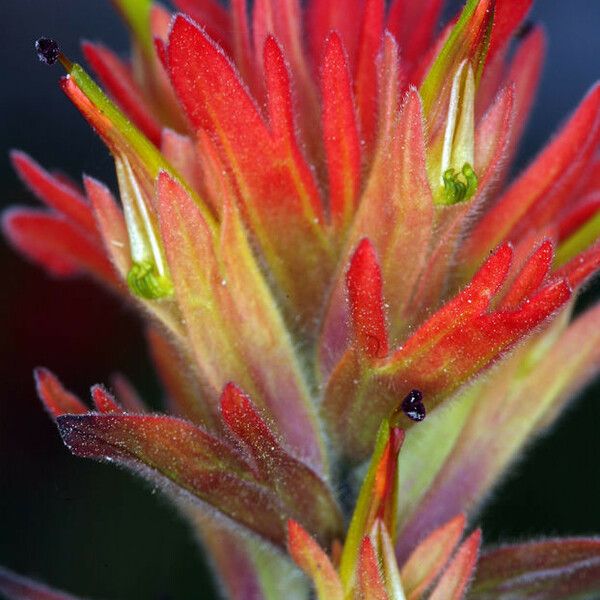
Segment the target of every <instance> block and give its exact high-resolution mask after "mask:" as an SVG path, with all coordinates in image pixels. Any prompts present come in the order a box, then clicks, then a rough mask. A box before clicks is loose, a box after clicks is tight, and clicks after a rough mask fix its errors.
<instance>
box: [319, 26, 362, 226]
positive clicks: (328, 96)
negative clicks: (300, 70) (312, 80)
mask: <svg viewBox="0 0 600 600" xmlns="http://www.w3.org/2000/svg"><path fill="white" fill-rule="evenodd" d="M321 100H322V117H321V118H322V124H323V141H324V145H325V155H326V158H327V171H328V177H329V196H328V197H329V213H330V218H331V221H332V223H333V225H334V227H336V229H338V230H341V231H343V230H344V229H345V228H346V227H347V226H348V224H349V222H350V220H351V219H352V217H353V215H354V212H355V210H356V207H357V204H358V194H359V191H360V179H361V149H360V137H359V131H358V123H357V119H356V107H355V104H354V95H353V91H352V79H351V75H350V70H349V65H348V62H347V60H346V56H345V50H344V47H343V45H342V41H341V40H340V38H339V36H338V34H337V33H336V32H333V33H331V35H330V36H329V37H328V38H327V41H326V42H325V49H324V53H323V62H322V64H321Z"/></svg>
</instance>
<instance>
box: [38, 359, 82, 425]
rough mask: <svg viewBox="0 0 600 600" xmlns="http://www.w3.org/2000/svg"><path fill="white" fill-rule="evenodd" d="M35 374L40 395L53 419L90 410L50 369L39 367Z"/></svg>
mask: <svg viewBox="0 0 600 600" xmlns="http://www.w3.org/2000/svg"><path fill="white" fill-rule="evenodd" d="M34 375H35V384H36V388H37V393H38V396H39V398H40V400H41V401H42V402H43V403H44V407H45V408H46V410H47V411H48V412H49V413H50V416H51V417H52V418H53V419H56V418H57V417H60V416H61V415H65V414H75V415H80V414H84V413H86V412H88V410H89V409H88V407H87V406H86V405H85V404H83V402H81V400H79V398H77V396H75V395H74V394H72V393H71V392H69V391H68V390H66V389H65V388H64V387H63V385H62V384H61V383H60V381H59V380H58V378H57V377H56V376H55V375H54V374H53V373H51V372H50V371H48V369H44V368H41V367H40V368H37V369H36V370H35V371H34Z"/></svg>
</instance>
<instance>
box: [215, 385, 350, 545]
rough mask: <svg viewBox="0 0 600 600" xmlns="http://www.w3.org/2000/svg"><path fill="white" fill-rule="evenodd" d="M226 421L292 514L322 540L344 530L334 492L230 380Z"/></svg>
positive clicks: (224, 400) (224, 407)
mask: <svg viewBox="0 0 600 600" xmlns="http://www.w3.org/2000/svg"><path fill="white" fill-rule="evenodd" d="M221 415H222V417H223V421H224V422H225V424H226V425H227V427H228V428H229V430H230V431H231V432H232V433H233V434H234V436H235V437H236V439H237V440H238V441H239V442H240V443H241V444H243V446H244V447H245V448H246V449H247V451H248V453H249V455H250V456H251V457H252V459H253V460H254V463H255V465H256V468H257V470H258V473H259V476H260V477H262V478H264V480H265V481H268V483H269V485H270V487H272V488H273V489H274V490H275V492H276V494H277V496H278V498H279V499H280V500H281V501H282V502H284V503H285V504H286V506H287V507H288V509H289V511H291V512H288V514H290V515H291V516H292V517H293V518H295V519H297V520H302V522H303V523H304V526H305V527H307V528H308V529H309V531H311V533H313V534H315V535H317V537H318V538H319V539H320V540H321V541H325V542H326V541H327V540H330V539H333V537H334V536H336V535H340V534H341V531H342V517H341V513H340V510H339V508H338V506H337V504H336V502H335V500H334V498H333V495H332V494H331V492H330V491H329V490H328V489H327V488H326V486H325V484H324V482H323V481H322V480H321V479H320V478H319V477H318V476H317V475H316V473H315V472H314V471H312V470H311V469H310V468H309V467H307V466H306V465H305V464H303V463H301V462H300V461H299V460H297V459H296V458H294V457H293V456H292V455H291V454H290V453H289V452H288V451H287V450H286V449H285V448H284V447H282V446H281V445H280V444H279V442H278V441H277V439H276V438H275V436H274V434H273V432H272V431H271V430H270V429H269V427H268V426H267V424H266V423H265V421H264V420H263V419H262V418H261V417H260V416H259V414H258V413H257V411H256V408H255V407H254V406H253V404H252V402H251V400H250V398H248V396H246V395H245V394H244V393H243V392H242V391H241V390H240V389H239V388H237V387H236V386H235V385H234V384H232V383H230V384H228V385H227V386H225V389H224V390H223V394H222V395H221Z"/></svg>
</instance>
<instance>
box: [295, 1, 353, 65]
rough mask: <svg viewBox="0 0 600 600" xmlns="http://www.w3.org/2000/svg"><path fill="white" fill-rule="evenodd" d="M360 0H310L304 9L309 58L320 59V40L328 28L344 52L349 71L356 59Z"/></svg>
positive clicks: (321, 44) (327, 31) (326, 34)
mask: <svg viewBox="0 0 600 600" xmlns="http://www.w3.org/2000/svg"><path fill="white" fill-rule="evenodd" d="M363 6H364V0H345V1H341V0H310V2H309V3H308V7H307V9H306V23H307V29H308V39H309V44H310V49H311V52H312V55H313V60H314V62H315V63H316V64H320V63H321V57H322V55H323V49H324V41H325V40H326V39H327V36H328V35H329V33H330V32H331V31H335V32H337V34H338V35H339V36H340V39H341V40H342V44H343V45H344V48H346V51H347V52H348V59H349V62H350V68H351V71H352V70H353V69H352V67H353V65H354V64H355V61H356V54H357V51H358V37H359V31H360V25H361V21H362V20H361V19H360V18H357V16H358V15H362V14H363V10H364V8H363Z"/></svg>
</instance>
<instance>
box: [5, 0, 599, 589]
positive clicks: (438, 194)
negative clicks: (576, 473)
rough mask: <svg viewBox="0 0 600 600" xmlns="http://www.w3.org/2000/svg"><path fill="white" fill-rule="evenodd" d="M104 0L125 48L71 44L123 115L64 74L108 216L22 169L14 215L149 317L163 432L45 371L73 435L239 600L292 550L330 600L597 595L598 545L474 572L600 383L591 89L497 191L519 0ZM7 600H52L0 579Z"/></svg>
mask: <svg viewBox="0 0 600 600" xmlns="http://www.w3.org/2000/svg"><path fill="white" fill-rule="evenodd" d="M115 4H116V5H117V7H118V8H119V9H120V11H121V12H122V14H123V15H124V16H125V18H126V20H127V21H128V24H129V25H130V28H131V31H132V34H133V44H134V46H135V52H134V53H133V58H132V60H131V62H124V61H122V60H121V59H119V58H117V56H116V55H114V54H113V53H112V52H111V51H110V50H108V49H106V48H104V47H103V46H100V45H95V44H90V43H85V44H84V52H85V55H86V57H87V59H88V61H89V62H90V64H91V66H92V68H93V69H94V71H95V72H96V73H97V74H98V77H99V79H100V80H101V82H102V83H103V85H104V86H105V88H106V89H107V92H108V93H109V95H110V96H111V98H112V100H111V99H109V98H108V97H107V96H106V95H105V94H104V92H103V91H102V90H101V89H100V88H99V87H98V86H97V85H96V84H95V83H94V82H93V80H92V79H91V78H90V77H89V76H88V75H87V74H86V72H85V71H84V70H83V68H82V67H81V66H79V65H76V64H72V63H71V62H70V61H69V60H68V59H67V58H66V57H64V56H62V55H60V56H59V57H58V60H59V61H60V62H61V63H62V64H63V66H64V67H65V68H66V70H67V75H66V77H64V78H63V79H62V80H61V87H62V89H63V90H64V92H65V93H66V95H67V96H68V97H69V99H70V100H71V101H72V102H73V103H74V104H75V105H76V106H77V108H78V109H79V111H80V112H81V113H82V115H83V116H84V117H85V119H86V120H87V121H88V122H89V123H90V124H91V125H92V127H93V128H94V129H95V130H96V131H97V133H98V134H99V135H100V136H101V138H102V139H103V141H104V142H105V143H106V144H107V146H108V148H109V150H110V152H111V153H112V155H113V157H114V159H115V166H116V173H117V180H118V185H119V200H120V201H117V200H116V199H115V198H114V197H113V195H112V193H111V192H110V191H109V190H108V189H107V188H106V187H105V186H104V185H103V184H101V183H99V182H97V181H96V180H94V179H92V178H89V177H86V178H85V179H84V190H85V191H82V190H80V189H79V188H78V186H77V185H76V184H74V183H72V182H70V181H69V180H67V179H66V178H64V177H63V176H59V175H54V174H51V173H48V172H46V171H44V170H43V169H42V168H41V167H39V166H38V165H37V164H36V163H34V162H33V161H32V160H31V159H29V158H28V157H27V156H26V155H24V154H22V153H20V152H15V153H14V154H13V161H14V164H15V168H16V169H17V171H18V172H19V174H20V176H21V178H22V179H23V181H24V182H25V184H26V185H27V186H28V187H30V188H31V190H32V191H33V192H34V194H35V195H36V196H38V197H39V198H40V199H41V200H42V201H43V202H44V203H45V204H46V205H47V206H48V209H49V210H48V211H45V212H41V211H32V210H30V209H11V210H10V211H9V212H7V213H6V214H5V218H4V228H5V231H6V234H7V236H8V238H9V239H10V240H11V242H12V243H13V244H14V245H15V246H16V247H17V248H18V249H19V250H20V251H21V252H22V253H23V254H24V255H26V256H27V257H29V258H30V259H32V260H33V261H35V262H37V263H39V264H41V265H42V266H43V267H45V268H46V270H48V271H49V272H51V273H52V274H54V275H58V276H69V275H74V274H78V273H82V272H86V273H89V274H90V275H92V276H94V277H96V278H97V279H98V280H100V281H101V282H103V283H105V284H107V285H108V286H109V287H110V288H111V289H112V290H113V291H114V292H115V293H117V294H119V295H120V296H121V297H122V298H123V299H125V300H126V301H127V302H131V303H133V304H135V305H137V306H139V307H141V308H142V309H143V312H144V315H145V318H146V319H147V322H148V335H147V337H148V343H149V346H150V350H151V354H152V356H153V359H154V362H155V363H156V367H157V370H158V373H159V375H160V377H161V379H162V381H163V383H164V388H165V391H166V395H167V402H166V409H167V411H168V412H169V413H170V414H152V413H149V412H148V411H147V409H145V407H144V404H143V402H142V401H141V400H140V399H139V398H138V396H137V394H136V392H135V390H133V388H132V387H131V386H130V385H129V384H128V383H127V381H126V380H125V379H124V378H123V377H119V378H118V379H117V380H116V382H115V384H114V388H115V390H116V395H115V396H113V395H112V394H111V393H110V392H109V391H108V390H107V389H105V388H104V387H102V386H99V385H97V386H94V387H93V388H92V399H93V403H94V406H95V409H94V410H90V409H89V408H88V407H87V406H86V405H85V404H84V403H82V402H81V401H80V400H79V399H78V398H76V397H75V396H74V395H73V394H71V393H70V392H68V391H66V390H65V389H64V388H63V387H62V385H61V384H60V383H59V381H58V379H57V378H56V377H55V376H54V375H52V374H50V373H49V372H48V371H46V370H44V369H39V370H37V371H36V381H37V386H38V393H39V396H40V398H41V399H42V401H43V402H44V405H45V406H46V408H47V410H48V412H49V413H50V415H51V416H52V418H53V419H54V420H55V421H56V424H57V426H58V429H59V432H60V435H61V436H62V439H63V440H64V442H65V444H66V445H67V447H68V448H69V449H70V450H71V451H72V452H73V453H74V454H76V455H78V456H85V457H90V458H94V459H98V460H105V461H109V462H116V463H118V464H121V465H124V466H126V467H127V468H129V469H131V470H133V471H134V472H135V473H137V474H139V475H141V476H142V477H145V478H147V479H150V480H151V481H153V482H154V483H155V484H156V485H158V486H160V488H161V489H163V490H164V491H165V493H166V494H167V495H168V496H169V497H170V498H171V499H172V500H173V501H174V502H175V503H176V505H177V506H178V507H179V508H180V509H181V511H182V513H183V514H184V515H185V517H186V518H187V519H188V520H189V521H190V523H191V526H192V527H193V528H194V529H195V531H196V532H197V533H198V535H199V537H200V538H201V539H202V541H203V544H204V547H205V548H206V550H207V552H209V553H210V554H211V563H212V564H213V566H214V568H215V571H216V574H217V577H218V578H219V580H220V581H221V583H222V585H223V590H224V593H225V594H227V595H228V597H230V598H233V599H238V600H242V599H247V598H253V599H257V600H259V599H262V598H264V599H268V598H279V597H286V598H290V599H291V600H295V599H296V598H298V599H304V598H306V597H308V594H309V593H310V592H309V589H310V588H309V586H310V585H311V583H310V582H309V581H308V580H306V579H302V580H300V579H297V578H293V577H291V576H290V573H292V572H293V570H294V569H295V567H294V566H293V565H292V562H291V561H290V560H289V559H290V558H291V559H292V561H293V562H294V563H295V564H296V565H297V566H298V567H299V568H300V569H301V570H302V571H303V572H304V573H305V574H306V575H307V576H308V578H309V579H311V580H312V584H314V588H315V590H316V593H317V595H318V598H319V600H342V599H351V600H354V599H364V600H367V599H374V600H406V599H409V600H418V599H420V598H428V599H431V600H448V599H452V600H459V599H461V598H465V597H468V598H482V599H483V598H507V599H508V598H516V597H519V598H534V597H535V598H550V599H553V598H571V597H580V596H582V595H586V594H587V595H590V596H591V595H593V594H598V593H600V572H599V570H598V544H599V542H598V541H597V540H594V539H588V540H564V541H548V542H532V543H529V544H526V545H524V546H508V547H506V548H500V549H497V550H489V549H486V548H484V549H483V550H482V551H481V552H482V558H481V560H480V561H479V567H477V562H478V557H479V553H480V546H481V532H480V531H479V530H478V529H474V530H473V531H471V532H470V533H469V534H468V535H465V532H466V531H468V530H469V529H470V527H471V524H470V519H472V517H473V515H474V514H476V511H477V509H478V508H479V506H480V504H481V502H482V500H483V499H484V498H485V497H486V495H487V493H488V491H489V489H490V488H491V487H492V485H493V484H494V482H495V481H496V480H497V479H498V477H500V476H501V475H502V474H503V473H504V472H505V471H506V469H507V468H508V467H509V465H510V464H511V462H512V461H513V460H514V458H515V456H516V455H517V454H518V453H519V452H520V450H521V449H522V448H523V446H524V445H526V443H527V441H528V439H529V438H530V436H532V435H535V434H537V433H538V432H539V431H541V430H543V429H545V428H547V427H548V426H549V424H551V423H552V422H553V421H554V419H555V418H556V416H557V415H558V414H559V413H560V411H561V409H562V407H563V406H564V404H565V403H566V402H567V401H568V399H569V398H570V397H571V396H572V395H573V393H574V392H575V391H577V390H578V389H579V388H581V387H582V386H583V385H584V384H585V383H586V382H587V381H589V380H590V378H591V377H592V376H593V375H595V374H596V373H597V371H598V368H599V367H600V351H599V350H598V348H600V309H599V308H593V309H591V310H589V311H588V312H586V313H584V314H583V315H581V316H579V317H578V318H577V319H576V320H575V321H574V322H573V323H570V315H571V311H572V307H573V304H574V300H575V297H576V294H577V291H578V290H579V288H580V287H581V286H582V285H583V284H584V283H585V282H586V281H588V280H589V279H590V278H591V277H592V276H593V275H594V273H595V272H596V271H597V270H598V268H600V242H598V237H600V200H599V198H600V178H599V177H598V164H599V163H598V149H599V144H600V88H599V87H598V86H596V87H595V88H593V89H592V91H591V92H590V93H589V94H588V95H587V96H586V98H585V99H584V100H583V102H582V104H581V105H580V107H579V108H578V109H577V110H576V111H575V113H574V115H573V116H572V117H571V119H570V120H569V121H568V122H567V124H566V125H565V126H564V127H563V129H562V131H561V132H560V133H559V135H558V136H557V137H556V138H555V139H554V140H553V141H552V142H551V143H550V144H549V145H548V147H547V148H546V149H544V150H543V151H542V152H541V154H540V156H539V157H538V158H537V159H535V160H534V161H533V163H532V164H531V165H530V166H529V167H528V168H527V169H526V170H525V171H524V172H523V173H522V174H520V175H519V176H518V177H517V178H516V179H515V181H514V182H512V183H506V180H507V173H508V172H509V169H508V159H510V158H512V157H513V156H514V155H515V152H516V150H517V145H518V143H519V137H520V135H521V133H522V131H523V128H524V124H525V122H526V119H527V115H528V111H529V109H530V107H531V105H532V103H533V98H534V94H535V88H536V85H537V81H538V79H539V73H540V69H541V63H542V59H543V53H544V37H543V33H542V31H541V29H539V28H533V30H532V31H531V32H530V33H529V34H527V35H525V36H524V37H522V36H519V37H520V39H515V35H514V34H515V33H516V32H517V30H518V29H519V27H520V25H521V23H522V21H523V19H524V18H525V16H526V14H527V12H528V10H529V8H530V5H531V2H529V1H518V0H468V1H467V2H466V5H465V7H464V9H463V10H462V11H461V12H460V14H458V15H456V16H455V17H454V18H453V19H452V20H451V21H450V22H449V23H447V24H445V25H444V26H443V27H442V28H441V29H440V30H439V31H440V33H439V34H437V35H436V31H438V28H437V21H438V19H439V15H440V13H441V9H442V2H441V1H440V0H426V1H422V2H411V1H408V0H394V1H393V2H391V4H390V6H389V7H388V6H387V4H386V3H385V2H383V0H352V1H351V2H348V1H345V2H342V1H341V0H311V1H309V2H308V3H307V4H306V6H304V5H303V4H302V3H301V2H300V1H299V0H281V1H274V0H255V2H254V3H253V5H252V7H251V11H248V7H247V6H246V2H243V1H242V0H232V1H231V3H230V6H229V7H224V6H222V5H221V4H220V3H219V2H217V1H216V0H179V1H178V2H175V4H176V5H177V6H178V8H179V9H180V10H181V11H182V12H181V13H177V14H175V15H170V13H169V12H168V11H167V10H166V9H164V8H162V7H160V6H151V3H150V1H149V0H115ZM52 48H54V45H52ZM54 58H56V57H55V56H54V55H53V56H52V59H53V60H54ZM401 447H402V450H401ZM365 461H370V462H369V465H368V467H367V469H366V471H365V470H364V469H363V468H362V464H363V463H364V462H365ZM365 473H366V474H365ZM358 476H362V479H363V480H362V485H361V486H360V490H359V491H358V493H357V494H354V490H355V489H356V488H357V486H356V483H357V481H358V480H357V477H358ZM338 490H345V491H344V492H343V494H344V495H345V496H346V497H343V498H342V497H341V494H342V492H340V493H339V494H338V493H337V492H338ZM342 506H344V507H351V508H352V510H351V515H350V514H349V515H344V514H343V511H342V508H341V507H342ZM346 516H347V517H348V519H345V517H346ZM346 522H347V526H346V525H345V523H346ZM463 538H464V539H463ZM286 549H287V552H288V555H289V556H287V557H284V556H283V554H282V551H285V550H286ZM291 581H293V582H294V583H289V582H291ZM471 582H473V586H472V589H471V591H470V592H469V591H468V589H469V585H470V584H471ZM286 586H288V587H286ZM0 591H2V592H4V593H6V594H8V596H9V597H11V598H25V597H28V598H57V599H58V598H61V597H65V596H61V595H60V594H58V593H54V592H51V591H49V590H46V589H45V588H43V587H40V586H39V585H37V584H34V583H31V582H27V581H26V580H23V579H21V578H19V577H18V576H15V575H13V574H12V573H10V572H7V571H1V572H0Z"/></svg>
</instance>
